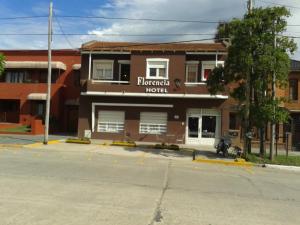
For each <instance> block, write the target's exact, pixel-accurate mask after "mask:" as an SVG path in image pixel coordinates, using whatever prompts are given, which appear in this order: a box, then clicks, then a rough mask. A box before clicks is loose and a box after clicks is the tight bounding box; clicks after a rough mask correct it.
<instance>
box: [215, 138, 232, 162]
mask: <svg viewBox="0 0 300 225" xmlns="http://www.w3.org/2000/svg"><path fill="white" fill-rule="evenodd" d="M230 146H231V139H230V137H221V139H220V141H219V143H218V145H216V146H215V148H216V149H217V155H218V154H220V153H222V155H223V156H224V157H226V158H227V157H228V150H229V148H230Z"/></svg>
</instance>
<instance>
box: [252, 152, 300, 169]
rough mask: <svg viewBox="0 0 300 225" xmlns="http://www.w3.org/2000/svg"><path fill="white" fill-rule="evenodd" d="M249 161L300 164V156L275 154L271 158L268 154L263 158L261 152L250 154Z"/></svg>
mask: <svg viewBox="0 0 300 225" xmlns="http://www.w3.org/2000/svg"><path fill="white" fill-rule="evenodd" d="M247 160H248V161H250V162H253V163H260V164H276V165H286V166H300V156H288V157H287V158H286V156H285V155H278V156H274V160H273V161H271V160H269V158H268V156H267V157H266V158H261V157H260V156H259V154H249V155H248V159H247Z"/></svg>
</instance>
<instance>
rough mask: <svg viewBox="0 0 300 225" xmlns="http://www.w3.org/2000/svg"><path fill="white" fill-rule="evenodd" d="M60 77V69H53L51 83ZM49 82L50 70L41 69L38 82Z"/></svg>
mask: <svg viewBox="0 0 300 225" xmlns="http://www.w3.org/2000/svg"><path fill="white" fill-rule="evenodd" d="M58 78H59V70H52V71H51V83H52V84H54V83H56V81H57V79H58ZM47 82H48V70H41V71H40V74H39V80H38V83H47Z"/></svg>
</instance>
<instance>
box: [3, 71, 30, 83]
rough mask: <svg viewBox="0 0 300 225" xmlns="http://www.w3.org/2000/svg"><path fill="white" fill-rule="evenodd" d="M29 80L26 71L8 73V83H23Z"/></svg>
mask: <svg viewBox="0 0 300 225" xmlns="http://www.w3.org/2000/svg"><path fill="white" fill-rule="evenodd" d="M26 79H27V73H26V72H25V71H8V72H7V73H6V82H7V83H23V82H24V81H25V80H26Z"/></svg>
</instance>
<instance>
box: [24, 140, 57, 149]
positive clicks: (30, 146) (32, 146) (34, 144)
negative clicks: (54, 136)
mask: <svg viewBox="0 0 300 225" xmlns="http://www.w3.org/2000/svg"><path fill="white" fill-rule="evenodd" d="M57 143H59V140H51V141H48V145H53V144H57ZM43 144H44V143H43V142H37V143H33V144H27V145H24V147H28V148H35V147H38V146H41V145H43Z"/></svg>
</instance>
